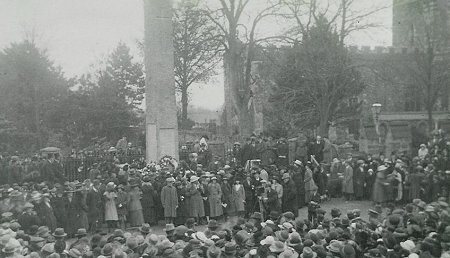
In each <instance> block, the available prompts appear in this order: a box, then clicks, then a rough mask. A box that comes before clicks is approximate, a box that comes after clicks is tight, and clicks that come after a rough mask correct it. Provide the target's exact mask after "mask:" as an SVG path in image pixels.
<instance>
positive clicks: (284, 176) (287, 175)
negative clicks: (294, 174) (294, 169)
mask: <svg viewBox="0 0 450 258" xmlns="http://www.w3.org/2000/svg"><path fill="white" fill-rule="evenodd" d="M290 178H291V176H290V175H289V173H284V174H283V177H282V178H281V179H282V180H284V179H290Z"/></svg>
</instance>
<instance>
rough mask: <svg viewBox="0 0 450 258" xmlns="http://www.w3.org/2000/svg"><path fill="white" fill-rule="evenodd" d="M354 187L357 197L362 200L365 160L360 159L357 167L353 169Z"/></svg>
mask: <svg viewBox="0 0 450 258" xmlns="http://www.w3.org/2000/svg"><path fill="white" fill-rule="evenodd" d="M353 173H354V174H353V184H354V185H353V187H354V190H355V198H356V199H357V200H361V199H362V198H363V197H364V182H365V171H364V161H363V160H358V163H357V168H356V169H355V171H353Z"/></svg>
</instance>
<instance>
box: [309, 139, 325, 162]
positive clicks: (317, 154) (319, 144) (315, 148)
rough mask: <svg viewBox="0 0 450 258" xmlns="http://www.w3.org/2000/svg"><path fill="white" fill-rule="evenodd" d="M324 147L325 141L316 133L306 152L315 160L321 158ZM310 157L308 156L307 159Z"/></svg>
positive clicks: (319, 160)
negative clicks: (314, 139)
mask: <svg viewBox="0 0 450 258" xmlns="http://www.w3.org/2000/svg"><path fill="white" fill-rule="evenodd" d="M324 148H325V142H324V141H323V140H322V137H321V136H320V135H317V137H316V141H314V142H312V143H311V144H310V146H309V149H308V154H309V155H313V156H314V158H315V159H316V161H317V162H319V163H320V162H322V160H323V149H324ZM309 158H310V157H308V159H309Z"/></svg>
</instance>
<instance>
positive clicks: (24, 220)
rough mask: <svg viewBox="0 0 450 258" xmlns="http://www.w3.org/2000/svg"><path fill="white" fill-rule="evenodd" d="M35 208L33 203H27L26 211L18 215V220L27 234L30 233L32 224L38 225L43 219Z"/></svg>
mask: <svg viewBox="0 0 450 258" xmlns="http://www.w3.org/2000/svg"><path fill="white" fill-rule="evenodd" d="M33 208H34V205H33V204H31V203H26V204H25V206H24V211H23V212H22V214H20V215H19V217H18V222H19V224H20V226H21V227H22V229H23V230H24V232H25V233H26V234H29V233H30V229H31V226H33V225H36V226H38V225H40V224H41V221H40V219H39V217H38V216H37V215H36V212H35V211H34V210H33Z"/></svg>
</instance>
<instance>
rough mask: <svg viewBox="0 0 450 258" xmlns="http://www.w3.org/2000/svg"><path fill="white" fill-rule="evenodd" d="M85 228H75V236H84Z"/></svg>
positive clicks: (85, 233)
mask: <svg viewBox="0 0 450 258" xmlns="http://www.w3.org/2000/svg"><path fill="white" fill-rule="evenodd" d="M86 235H87V230H86V229H85V228H79V229H77V232H76V233H75V236H79V237H80V236H86Z"/></svg>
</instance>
